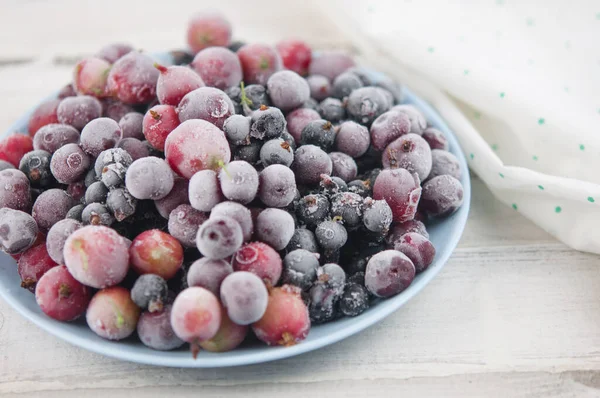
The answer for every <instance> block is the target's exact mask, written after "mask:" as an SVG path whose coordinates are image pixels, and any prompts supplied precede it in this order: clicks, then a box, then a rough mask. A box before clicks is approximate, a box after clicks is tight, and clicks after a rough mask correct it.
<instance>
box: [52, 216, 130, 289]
mask: <svg viewBox="0 0 600 398" xmlns="http://www.w3.org/2000/svg"><path fill="white" fill-rule="evenodd" d="M63 255H64V260H65V265H66V266H67V268H68V269H69V272H70V273H71V275H73V277H74V278H75V279H77V280H78V281H79V282H81V283H83V284H84V285H87V286H91V287H94V288H96V289H103V288H105V287H108V286H113V285H116V284H118V283H120V282H121V281H122V280H123V279H125V276H126V275H127V271H128V269H129V244H128V242H127V241H126V240H125V238H123V237H122V236H121V235H119V234H118V233H117V232H116V231H115V230H113V229H111V228H108V227H104V226H99V225H89V226H87V227H83V228H81V229H78V230H77V231H75V232H73V233H72V234H71V235H70V236H69V238H68V239H67V241H66V242H65V248H64V251H63Z"/></svg>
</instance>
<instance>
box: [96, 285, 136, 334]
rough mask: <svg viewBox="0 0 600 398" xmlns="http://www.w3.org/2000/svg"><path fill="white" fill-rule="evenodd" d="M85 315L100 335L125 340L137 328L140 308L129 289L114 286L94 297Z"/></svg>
mask: <svg viewBox="0 0 600 398" xmlns="http://www.w3.org/2000/svg"><path fill="white" fill-rule="evenodd" d="M85 317H86V321H87V324H88V326H89V327H90V329H92V331H93V332H94V333H96V334H97V335H98V336H100V337H103V338H105V339H108V340H123V339H125V338H127V337H129V336H130V335H131V334H132V333H133V332H134V331H135V330H136V327H137V322H138V319H139V317H140V309H139V307H138V306H137V305H135V303H134V302H133V300H131V297H130V296H129V291H128V290H127V289H125V288H123V287H120V286H113V287H109V288H106V289H103V290H100V291H99V292H98V293H96V294H95V295H94V297H92V300H91V301H90V304H89V306H88V309H87V313H86V316H85Z"/></svg>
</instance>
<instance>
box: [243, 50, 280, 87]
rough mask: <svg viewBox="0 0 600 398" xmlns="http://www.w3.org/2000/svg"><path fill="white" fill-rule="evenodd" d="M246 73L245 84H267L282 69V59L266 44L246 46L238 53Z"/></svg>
mask: <svg viewBox="0 0 600 398" xmlns="http://www.w3.org/2000/svg"><path fill="white" fill-rule="evenodd" d="M237 55H238V57H239V58H240V62H241V64H242V69H243V71H244V83H246V84H262V85H263V86H264V85H266V84H267V80H269V77H271V75H272V74H273V73H275V72H277V71H278V70H280V69H281V67H282V66H281V57H280V56H279V54H278V53H277V51H276V50H275V49H274V48H273V47H271V46H267V45H266V44H246V45H245V46H243V47H242V48H240V49H239V50H238V51H237Z"/></svg>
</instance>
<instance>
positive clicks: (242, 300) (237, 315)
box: [220, 271, 269, 325]
mask: <svg viewBox="0 0 600 398" xmlns="http://www.w3.org/2000/svg"><path fill="white" fill-rule="evenodd" d="M220 295H221V302H222V303H223V306H224V307H225V309H226V310H227V315H228V316H229V318H230V319H231V320H232V321H233V322H234V323H236V324H238V325H250V324H252V323H254V322H256V321H258V320H260V319H261V318H262V317H263V315H264V314H265V311H266V309H267V303H268V300H269V293H268V292H267V288H266V287H265V284H264V282H263V281H262V280H261V279H260V278H259V277H258V276H256V275H254V274H253V273H250V272H245V271H238V272H234V273H232V274H230V275H228V276H227V277H226V278H225V279H224V280H223V283H222V284H221V289H220Z"/></svg>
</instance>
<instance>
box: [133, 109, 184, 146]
mask: <svg viewBox="0 0 600 398" xmlns="http://www.w3.org/2000/svg"><path fill="white" fill-rule="evenodd" d="M179 124H180V123H179V116H178V115H177V112H176V110H175V107H174V106H171V105H155V106H153V107H152V108H150V109H149V110H148V112H147V113H146V115H144V119H143V122H142V126H143V127H142V131H143V134H144V137H145V138H146V140H148V142H149V143H150V145H152V146H153V147H154V148H155V149H158V150H159V151H164V149H165V141H166V140H167V137H168V135H169V134H170V133H171V132H172V131H173V130H175V128H176V127H177V126H179Z"/></svg>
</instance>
